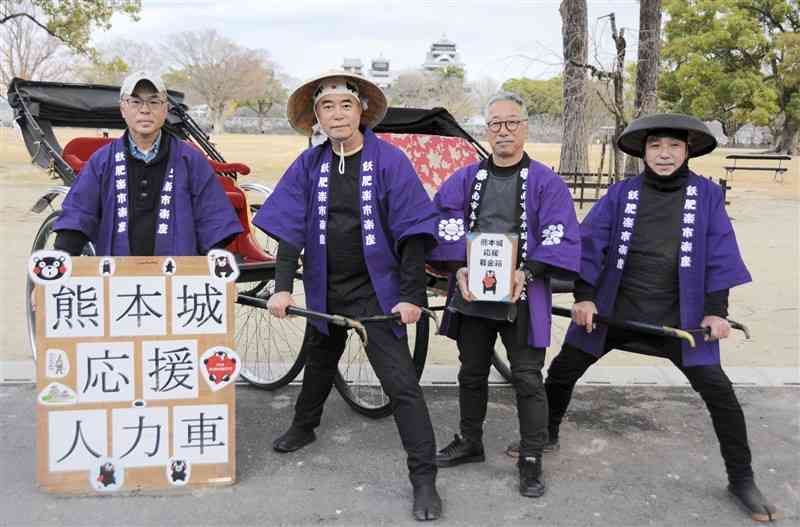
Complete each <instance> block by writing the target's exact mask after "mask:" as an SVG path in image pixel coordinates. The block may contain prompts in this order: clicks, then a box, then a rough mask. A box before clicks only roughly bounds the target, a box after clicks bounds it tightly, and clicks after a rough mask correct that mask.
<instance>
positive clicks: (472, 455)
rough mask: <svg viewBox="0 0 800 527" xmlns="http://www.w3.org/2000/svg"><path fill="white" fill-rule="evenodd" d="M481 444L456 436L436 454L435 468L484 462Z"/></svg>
mask: <svg viewBox="0 0 800 527" xmlns="http://www.w3.org/2000/svg"><path fill="white" fill-rule="evenodd" d="M485 459H486V457H485V456H484V454H483V443H481V442H480V441H471V440H469V439H466V438H463V437H461V436H460V435H458V434H456V435H455V436H454V439H453V441H452V442H451V443H450V444H449V445H447V446H446V447H444V448H443V449H441V450H440V451H439V452H438V453H437V454H436V466H438V467H442V468H445V467H454V466H456V465H460V464H462V463H477V462H479V461H484V460H485Z"/></svg>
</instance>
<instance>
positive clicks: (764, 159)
mask: <svg viewBox="0 0 800 527" xmlns="http://www.w3.org/2000/svg"><path fill="white" fill-rule="evenodd" d="M725 159H731V160H733V165H728V166H725V167H723V168H725V172H726V173H727V175H728V177H729V178H730V179H733V173H734V172H736V171H737V170H751V171H757V172H772V179H773V180H775V181H779V182H781V183H783V175H784V174H785V173H786V171H787V170H788V169H787V168H786V167H782V166H781V164H782V163H783V162H784V161H791V159H792V158H791V156H786V155H768V154H730V155H727V156H725ZM742 160H744V161H758V162H759V163H758V164H756V163H747V164H746V165H738V164H737V161H742ZM774 163H777V166H775V165H774Z"/></svg>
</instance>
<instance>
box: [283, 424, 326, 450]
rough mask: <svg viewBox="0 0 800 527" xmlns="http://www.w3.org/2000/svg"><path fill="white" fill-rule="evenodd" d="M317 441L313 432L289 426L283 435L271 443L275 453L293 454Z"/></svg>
mask: <svg viewBox="0 0 800 527" xmlns="http://www.w3.org/2000/svg"><path fill="white" fill-rule="evenodd" d="M316 440H317V436H316V434H315V433H314V430H308V429H306V428H300V427H297V426H291V427H290V428H289V430H287V431H286V433H285V434H283V435H282V436H280V437H279V438H278V439H276V440H275V441H274V442H273V443H272V448H273V449H274V450H275V451H276V452H283V453H286V452H294V451H295V450H300V449H301V448H303V447H304V446H306V445H308V444H309V443H313V442H314V441H316Z"/></svg>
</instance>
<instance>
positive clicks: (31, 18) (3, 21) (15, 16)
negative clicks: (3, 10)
mask: <svg viewBox="0 0 800 527" xmlns="http://www.w3.org/2000/svg"><path fill="white" fill-rule="evenodd" d="M19 17H25V18H27V19H29V20H30V21H31V22H33V23H34V24H36V25H37V26H39V27H40V28H42V29H44V30H45V31H47V33H49V34H50V35H51V36H53V37H55V38H57V39H59V40H62V41H63V40H64V39H62V38H61V37H59V36H58V35H56V34H55V33H53V32H52V31H50V29H49V28H48V27H47V26H46V25H44V24H42V23H41V22H39V21H38V20H36V17H34V16H32V15H29V14H28V13H14V14H11V15H8V16H7V17H5V18H2V19H0V24H5V23H6V22H8V21H9V20H12V19H14V18H19Z"/></svg>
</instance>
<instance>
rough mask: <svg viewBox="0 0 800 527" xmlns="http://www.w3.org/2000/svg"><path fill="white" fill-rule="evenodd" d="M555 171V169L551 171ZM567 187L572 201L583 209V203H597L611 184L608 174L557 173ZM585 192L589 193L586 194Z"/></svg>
mask: <svg viewBox="0 0 800 527" xmlns="http://www.w3.org/2000/svg"><path fill="white" fill-rule="evenodd" d="M553 170H554V171H555V169H553ZM557 174H558V175H559V176H560V177H561V179H563V180H564V182H565V183H566V184H567V187H569V190H570V193H571V194H572V199H573V201H575V202H576V203H577V204H578V208H581V209H583V204H584V203H594V202H596V201H598V200H599V199H600V198H601V197H602V196H603V195H604V194H605V191H606V189H607V188H608V187H609V185H610V184H611V179H610V178H609V176H608V174H603V173H597V172H557ZM587 190H588V191H589V192H587Z"/></svg>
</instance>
